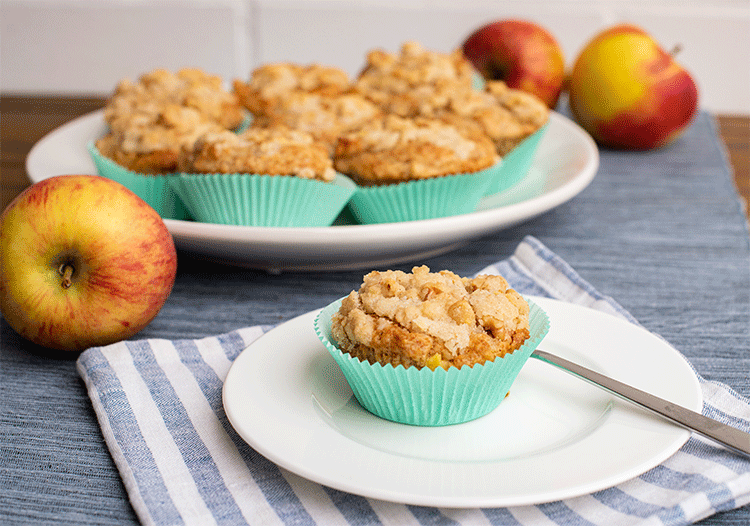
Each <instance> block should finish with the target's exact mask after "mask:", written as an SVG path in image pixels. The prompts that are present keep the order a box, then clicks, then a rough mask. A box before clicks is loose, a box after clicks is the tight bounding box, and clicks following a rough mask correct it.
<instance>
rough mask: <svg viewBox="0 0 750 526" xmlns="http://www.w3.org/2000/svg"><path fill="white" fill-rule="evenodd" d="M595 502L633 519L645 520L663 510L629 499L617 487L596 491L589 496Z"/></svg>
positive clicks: (633, 498) (661, 507) (628, 496)
mask: <svg viewBox="0 0 750 526" xmlns="http://www.w3.org/2000/svg"><path fill="white" fill-rule="evenodd" d="M591 496H592V497H594V498H595V499H596V500H598V501H599V502H601V503H602V504H603V505H605V506H607V507H608V508H610V509H612V510H615V511H618V512H620V513H623V514H625V515H633V516H635V517H641V518H646V517H649V516H651V515H655V514H656V513H659V512H660V511H662V510H664V506H657V505H655V504H649V503H648V502H643V501H640V500H638V499H636V498H635V497H631V496H630V495H628V494H627V493H625V492H624V491H622V490H621V489H619V488H618V487H616V486H615V487H613V488H609V489H605V490H602V491H597V492H595V493H592V494H591Z"/></svg>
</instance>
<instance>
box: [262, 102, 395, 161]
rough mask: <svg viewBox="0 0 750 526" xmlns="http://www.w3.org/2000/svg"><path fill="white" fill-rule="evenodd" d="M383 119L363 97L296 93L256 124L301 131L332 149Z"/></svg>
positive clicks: (378, 111)
mask: <svg viewBox="0 0 750 526" xmlns="http://www.w3.org/2000/svg"><path fill="white" fill-rule="evenodd" d="M380 115H381V111H380V109H379V108H378V107H377V106H376V105H375V104H373V103H372V102H370V101H368V100H367V99H365V98H364V97H362V96H361V95H357V94H353V93H346V94H342V95H337V96H332V97H329V96H323V95H319V94H317V93H302V92H297V93H292V94H289V95H288V96H287V97H286V98H284V99H283V100H281V101H279V102H278V103H277V104H276V105H275V106H274V107H273V108H272V109H270V110H269V111H268V113H267V114H266V115H264V116H262V117H260V118H259V119H258V120H257V123H258V125H259V126H268V125H271V126H273V125H277V124H283V125H285V126H288V127H290V128H294V129H298V130H302V131H305V132H307V133H310V134H311V135H313V137H315V138H316V139H318V140H320V141H323V142H325V143H326V144H329V145H330V146H331V148H333V147H334V146H335V143H336V140H337V139H338V138H339V136H340V135H342V134H343V133H346V132H348V131H351V130H353V129H356V128H358V127H360V126H361V125H363V124H364V123H366V122H368V121H371V120H372V119H375V118H378V117H379V116H380Z"/></svg>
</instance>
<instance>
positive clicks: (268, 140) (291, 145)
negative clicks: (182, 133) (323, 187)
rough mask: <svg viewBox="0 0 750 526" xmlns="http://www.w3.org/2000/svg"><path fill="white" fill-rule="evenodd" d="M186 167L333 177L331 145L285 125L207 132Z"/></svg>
mask: <svg viewBox="0 0 750 526" xmlns="http://www.w3.org/2000/svg"><path fill="white" fill-rule="evenodd" d="M181 169H182V171H186V172H194V173H251V174H267V175H291V176H296V177H302V178H304V179H318V180H320V181H326V182H329V181H332V180H333V179H334V178H335V177H336V173H335V171H334V169H333V163H332V161H331V158H330V156H329V154H328V149H327V148H326V147H325V146H324V145H322V144H321V143H319V142H317V141H315V139H314V138H313V137H312V135H310V134H309V133H305V132H303V131H300V130H293V129H289V128H286V127H283V126H275V127H270V128H255V127H251V128H249V129H247V130H246V131H244V132H243V133H240V134H236V133H233V132H229V131H218V132H211V133H207V134H205V135H204V136H202V137H201V138H200V139H199V140H198V141H197V142H196V144H195V146H194V148H193V150H192V152H191V154H190V155H188V156H186V157H185V158H184V161H183V166H182V167H181Z"/></svg>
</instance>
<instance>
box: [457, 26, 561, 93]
mask: <svg viewBox="0 0 750 526" xmlns="http://www.w3.org/2000/svg"><path fill="white" fill-rule="evenodd" d="M462 49H463V52H464V56H466V58H467V59H468V60H469V61H470V62H471V63H472V64H473V65H474V67H475V68H476V69H477V71H479V73H480V74H481V75H482V76H483V77H484V78H486V79H488V80H502V81H504V82H505V83H506V84H507V85H508V86H509V87H511V88H515V89H521V90H524V91H527V92H529V93H532V94H534V95H536V96H537V97H539V98H540V99H542V101H544V103H545V104H547V106H549V107H550V108H554V107H555V106H556V105H557V99H558V98H559V96H560V91H561V90H562V87H563V82H564V81H565V58H564V55H563V52H562V49H561V47H560V45H559V44H558V43H557V40H555V37H553V36H552V34H551V33H550V32H549V31H547V30H546V29H545V28H543V27H541V26H540V25H538V24H536V23H534V22H530V21H527V20H514V19H504V20H497V21H495V22H492V23H490V24H487V25H485V26H482V27H480V28H479V29H477V30H476V31H474V33H472V34H471V35H470V36H469V37H468V38H467V39H466V40H465V41H464V43H463V45H462Z"/></svg>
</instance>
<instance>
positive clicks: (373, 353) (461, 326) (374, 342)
mask: <svg viewBox="0 0 750 526" xmlns="http://www.w3.org/2000/svg"><path fill="white" fill-rule="evenodd" d="M332 336H333V337H334V340H335V341H336V342H337V344H338V346H339V348H340V349H341V350H342V351H344V352H347V353H349V354H351V355H353V356H356V357H358V358H360V359H362V360H368V361H369V362H370V363H375V362H379V363H382V364H387V363H391V364H393V365H394V366H396V365H404V366H405V367H409V366H412V365H413V366H416V367H425V366H426V367H430V368H432V369H435V368H436V367H438V366H440V367H444V368H446V369H447V368H448V367H450V366H456V367H461V366H462V365H474V364H477V363H484V362H485V361H487V360H494V359H495V357H502V356H504V355H505V354H507V353H512V352H513V351H515V350H516V349H518V348H519V347H520V346H521V345H522V344H523V342H524V341H526V339H528V337H529V306H528V303H526V301H525V300H524V299H523V298H522V297H521V295H520V294H518V293H517V292H516V291H515V290H513V289H511V288H510V287H509V285H508V282H507V281H506V280H505V279H504V278H502V277H501V276H487V275H482V276H479V277H477V278H474V279H469V278H460V277H459V276H458V275H456V274H454V273H453V272H450V271H447V270H443V271H440V272H437V273H433V272H430V269H429V268H428V267H426V266H421V267H414V268H413V269H412V273H411V274H407V273H404V272H402V271H391V270H389V271H385V272H377V271H376V272H371V273H369V274H367V275H366V276H365V277H364V280H363V283H362V286H361V287H360V288H359V290H358V291H353V292H351V293H350V294H349V296H347V297H346V298H344V300H343V302H342V305H341V308H340V309H339V311H338V312H337V313H336V314H335V315H334V316H333V320H332Z"/></svg>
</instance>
